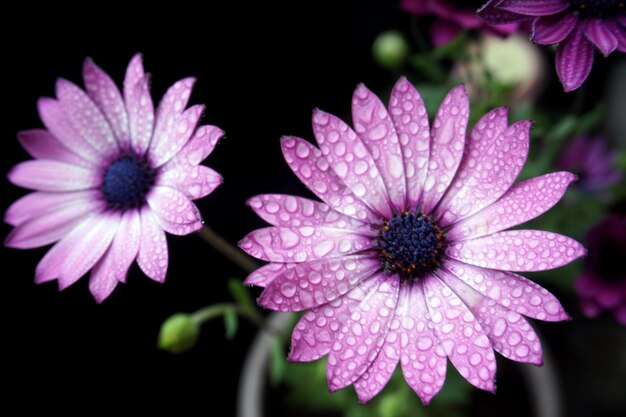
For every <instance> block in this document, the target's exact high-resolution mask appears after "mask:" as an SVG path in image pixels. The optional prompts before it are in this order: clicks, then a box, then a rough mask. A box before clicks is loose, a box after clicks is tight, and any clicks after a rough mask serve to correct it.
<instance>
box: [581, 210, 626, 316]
mask: <svg viewBox="0 0 626 417" xmlns="http://www.w3.org/2000/svg"><path fill="white" fill-rule="evenodd" d="M586 241H587V245H588V247H589V256H588V257H587V259H586V262H585V272H583V274H582V275H581V276H579V277H578V279H577V280H576V292H577V293H578V296H579V297H580V306H581V309H582V311H583V313H584V314H585V315H586V316H587V317H589V318H593V317H596V316H598V315H599V314H600V313H601V312H602V311H605V310H606V311H611V312H612V313H613V316H614V317H615V320H617V321H618V322H619V323H620V324H622V325H624V326H626V264H624V259H626V216H625V215H623V214H622V215H617V214H609V215H608V216H606V217H605V218H604V219H603V220H602V221H600V223H598V224H597V225H596V226H594V227H593V228H591V229H590V230H589V232H588V233H587V237H586Z"/></svg>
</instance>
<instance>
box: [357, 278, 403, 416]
mask: <svg viewBox="0 0 626 417" xmlns="http://www.w3.org/2000/svg"><path fill="white" fill-rule="evenodd" d="M404 287H406V285H404V284H402V283H401V284H400V292H399V295H398V305H397V306H396V311H395V314H394V315H393V318H392V319H391V324H390V325H389V332H388V333H387V337H386V338H385V343H384V344H383V347H382V349H380V351H379V352H378V355H377V356H376V359H374V361H373V362H372V364H371V365H370V366H369V368H367V371H365V373H364V374H363V375H361V377H359V379H357V380H356V381H355V382H354V390H355V391H356V394H357V396H358V397H359V401H360V402H361V403H362V404H364V403H366V402H368V401H369V400H371V399H372V398H374V397H375V396H376V395H378V393H379V392H380V391H382V389H383V388H385V385H387V383H388V382H389V380H390V379H391V376H392V375H393V373H394V371H395V370H396V367H397V366H398V362H399V361H400V351H401V348H400V341H401V338H402V337H403V336H404V338H405V339H406V335H404V334H403V333H404V329H402V328H401V327H400V326H401V321H402V319H403V317H404V316H405V314H406V313H405V311H406V310H405V311H404V312H402V313H400V312H399V311H398V310H399V309H400V308H403V309H406V308H407V307H408V306H406V305H405V304H404V303H403V302H402V300H401V297H402V293H403V292H406V289H405V288H404ZM404 298H406V297H404Z"/></svg>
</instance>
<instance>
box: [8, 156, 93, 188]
mask: <svg viewBox="0 0 626 417" xmlns="http://www.w3.org/2000/svg"><path fill="white" fill-rule="evenodd" d="M7 177H8V178H9V181H11V182H12V183H13V184H15V185H19V186H20V187H24V188H28V189H31V190H38V191H79V190H87V189H89V188H94V187H97V186H98V185H100V182H101V178H100V176H99V175H97V173H96V172H94V170H88V169H85V168H80V167H77V166H76V165H70V164H66V163H64V162H57V161H51V160H46V159H32V160H29V161H24V162H20V163H19V164H17V165H15V166H14V167H13V168H12V169H11V171H9V173H8V174H7Z"/></svg>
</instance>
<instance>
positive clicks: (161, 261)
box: [137, 208, 168, 282]
mask: <svg viewBox="0 0 626 417" xmlns="http://www.w3.org/2000/svg"><path fill="white" fill-rule="evenodd" d="M140 215H141V240H140V242H139V252H138V254H137V264H139V267H140V268H141V270H142V271H143V272H144V274H146V275H147V276H148V277H149V278H151V279H153V280H155V281H157V282H164V281H165V274H166V272H167V263H168V258H167V241H166V239H165V232H163V229H162V228H161V227H160V226H159V223H158V219H157V218H156V216H155V215H154V214H153V213H152V210H151V209H149V208H144V209H143V210H142V211H141V212H140Z"/></svg>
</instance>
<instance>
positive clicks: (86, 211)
mask: <svg viewBox="0 0 626 417" xmlns="http://www.w3.org/2000/svg"><path fill="white" fill-rule="evenodd" d="M93 197H94V196H93V195H90V196H89V197H87V195H85V196H84V197H83V198H80V199H72V200H69V201H65V202H64V203H63V204H62V205H59V206H56V207H53V208H52V209H50V208H47V210H46V211H45V212H43V213H42V212H40V213H38V214H37V215H36V216H33V217H32V218H30V219H28V221H25V222H23V223H22V224H20V225H19V226H16V227H15V228H14V229H13V230H12V231H11V233H9V236H7V238H6V240H5V241H4V244H5V245H6V246H8V247H11V248H18V249H30V248H36V247H39V246H45V245H48V244H50V243H53V242H56V241H57V240H59V239H61V238H62V237H63V236H65V235H67V234H68V232H70V231H71V230H72V229H73V228H74V227H75V226H76V225H77V224H78V223H79V222H81V221H82V220H83V219H85V218H87V217H89V215H90V214H92V213H99V212H101V211H102V210H103V209H104V208H105V204H104V202H102V201H101V200H99V199H97V198H93Z"/></svg>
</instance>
